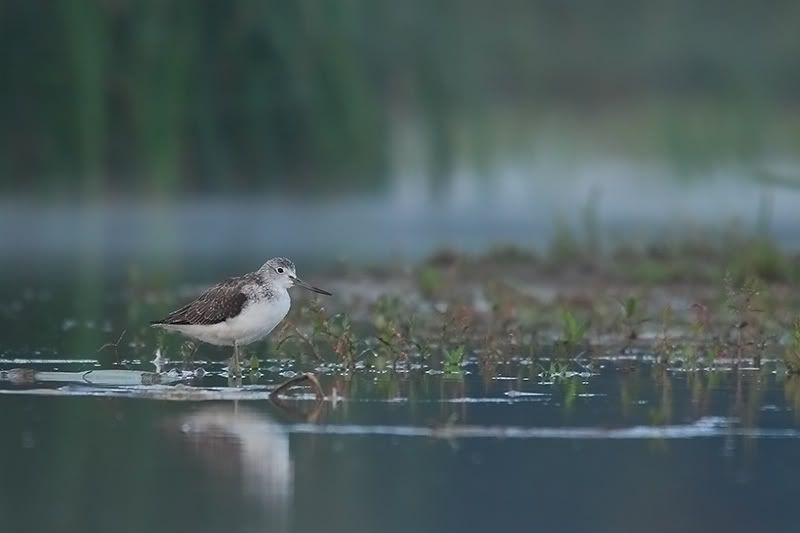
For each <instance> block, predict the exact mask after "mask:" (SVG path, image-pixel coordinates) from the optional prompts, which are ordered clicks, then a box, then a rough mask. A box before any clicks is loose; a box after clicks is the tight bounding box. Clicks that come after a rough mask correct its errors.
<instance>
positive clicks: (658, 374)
mask: <svg viewBox="0 0 800 533" xmlns="http://www.w3.org/2000/svg"><path fill="white" fill-rule="evenodd" d="M653 380H654V383H655V386H656V391H658V392H660V396H659V398H658V404H657V405H656V407H655V409H653V410H651V412H650V421H651V423H653V424H657V425H664V424H669V423H671V422H672V378H671V377H670V375H669V372H668V371H667V369H666V368H665V367H664V366H662V365H658V366H654V367H653Z"/></svg>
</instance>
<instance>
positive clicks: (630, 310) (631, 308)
mask: <svg viewBox="0 0 800 533" xmlns="http://www.w3.org/2000/svg"><path fill="white" fill-rule="evenodd" d="M620 307H621V309H622V327H623V328H624V329H625V338H626V339H627V340H628V341H634V340H636V339H637V338H639V327H640V326H641V325H642V324H644V323H645V322H647V319H645V318H642V317H641V312H640V308H641V306H640V305H639V299H638V298H636V297H635V296H629V297H628V298H626V299H625V301H624V302H621V303H620Z"/></svg>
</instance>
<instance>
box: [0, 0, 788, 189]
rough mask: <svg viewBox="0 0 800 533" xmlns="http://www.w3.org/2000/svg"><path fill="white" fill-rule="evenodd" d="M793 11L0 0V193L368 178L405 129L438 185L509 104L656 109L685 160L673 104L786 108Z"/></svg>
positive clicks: (763, 112) (742, 141)
mask: <svg viewBox="0 0 800 533" xmlns="http://www.w3.org/2000/svg"><path fill="white" fill-rule="evenodd" d="M798 20H800V3H798V2H793V1H774V2H767V3H755V2H736V3H731V2H722V1H709V2H695V1H691V0H676V1H673V2H652V3H640V2H634V1H630V0H614V1H610V2H564V1H560V0H559V1H556V0H550V1H537V2H523V1H512V0H508V1H503V2H500V3H494V2H483V1H481V0H462V1H444V0H442V1H436V2H427V1H423V0H408V1H405V2H392V1H389V0H346V1H324V0H319V1H312V0H300V1H277V0H275V1H263V0H239V1H223V0H202V1H200V0H171V1H159V0H137V1H134V0H96V1H89V0H75V1H70V0H64V1H61V2H41V1H25V0H16V1H15V0H11V1H7V2H3V3H2V4H0V71H2V72H3V83H1V84H0V188H2V189H4V190H19V188H23V189H27V190H29V191H37V192H42V191H49V192H50V193H51V194H59V193H64V192H73V193H74V192H78V193H81V194H84V195H88V196H93V195H98V194H105V193H110V192H115V191H123V192H131V191H134V192H147V193H157V194H160V195H164V196H169V195H171V194H174V193H176V192H179V191H217V192H219V191H236V190H252V189H253V188H256V187H261V186H265V185H271V186H277V187H288V188H295V189H298V190H302V189H305V188H307V186H309V185H314V186H315V187H322V188H325V187H326V186H327V187H328V188H331V187H332V186H333V185H334V184H335V185H336V186H337V187H338V188H342V187H349V188H358V189H363V188H374V187H380V186H381V185H382V184H383V183H385V180H386V174H387V170H388V168H390V166H391V165H392V164H394V162H393V161H392V157H390V156H391V155H392V154H390V150H391V146H392V142H393V141H392V139H393V135H395V133H396V130H397V129H398V128H400V127H402V126H403V123H404V122H405V121H408V122H410V123H412V124H414V125H415V128H414V129H413V131H414V136H415V137H417V136H419V137H420V139H418V140H417V142H419V143H420V144H422V145H423V146H425V147H427V149H428V152H429V155H430V161H428V164H429V168H430V169H431V170H432V172H431V173H432V174H433V175H434V176H436V175H441V174H444V173H446V171H447V169H448V168H449V167H451V166H452V164H453V157H454V150H456V147H457V146H459V145H460V144H463V143H464V140H463V133H462V131H461V129H462V127H463V126H464V125H465V124H466V130H467V131H469V132H471V133H470V135H468V136H467V137H469V138H468V139H467V141H466V142H467V144H470V143H471V144H472V145H473V146H474V148H475V149H474V150H473V151H476V152H478V153H480V152H481V150H489V149H491V146H492V144H493V143H497V142H499V141H498V140H496V139H494V140H493V139H492V138H491V137H492V135H491V134H490V133H488V130H487V128H486V125H487V124H489V123H491V122H492V117H496V116H503V115H506V116H507V115H508V114H509V112H510V113H511V114H517V113H522V112H525V113H531V116H545V115H546V116H547V117H552V115H553V114H556V115H558V114H559V113H560V112H561V111H560V110H565V111H564V112H565V113H567V112H568V113H572V114H573V116H574V115H577V116H581V114H583V113H587V112H599V113H603V112H605V111H607V110H610V109H611V110H619V109H622V110H625V109H641V108H642V107H644V108H646V109H656V110H666V111H665V112H664V113H662V114H661V116H662V118H663V119H664V120H663V121H662V122H663V124H661V127H660V130H661V131H662V132H666V133H664V135H666V137H667V138H666V141H665V142H667V144H669V145H670V146H671V147H672V148H671V149H673V150H675V151H678V152H680V153H683V152H686V151H687V150H688V151H691V150H694V149H695V148H694V147H695V143H694V142H688V141H687V142H688V144H691V146H687V142H682V141H681V139H683V138H684V136H683V134H676V133H675V132H676V131H677V132H680V131H683V130H682V129H681V128H677V129H676V128H675V127H674V122H675V118H674V116H673V115H672V113H671V111H670V110H672V109H674V108H685V109H687V114H688V115H691V116H695V115H696V116H698V117H702V116H704V115H703V110H704V109H705V108H706V103H708V102H713V103H714V106H716V109H722V110H723V111H722V113H721V115H723V116H724V115H725V114H726V110H737V112H736V113H735V114H736V115H737V117H738V118H730V117H725V121H724V123H722V124H721V125H720V129H721V130H730V128H728V127H727V126H725V124H728V125H730V124H734V126H736V127H734V128H733V131H748V132H752V131H754V130H758V129H759V128H761V127H763V120H762V119H761V118H760V117H762V116H781V115H782V112H781V111H782V110H783V109H790V108H793V107H794V106H796V105H797V104H798V99H799V96H800V70H799V69H797V67H796V59H797V52H798V50H800V32H798V31H797V21H798ZM698 109H699V110H700V111H699V112H697V111H698ZM776 110H777V111H776ZM696 112H697V113H696ZM770 113H772V114H771V115H770ZM537 114H538V115H537ZM526 116H527V115H526ZM643 116H644V117H645V118H644V119H643V120H641V121H640V124H641V127H642V128H644V127H646V126H647V125H648V124H649V120H650V119H649V118H648V117H650V116H651V115H648V114H647V113H645V114H644V115H643ZM697 120H699V119H697ZM695 122H696V120H695ZM528 126H530V127H532V128H534V129H535V127H536V124H535V121H534V123H533V124H528ZM692 131H694V130H692ZM703 131H705V130H703ZM792 131H794V130H792ZM722 136H723V137H726V138H727V137H733V140H732V143H733V145H732V146H733V149H735V150H737V151H741V150H744V151H747V150H748V147H749V146H755V148H754V149H758V146H757V145H758V136H757V135H753V134H750V135H745V136H737V135H736V134H733V135H731V134H730V133H724V134H722ZM701 137H702V136H701ZM690 140H691V137H690ZM794 142H795V143H796V142H797V139H795V140H794Z"/></svg>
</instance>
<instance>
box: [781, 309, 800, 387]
mask: <svg viewBox="0 0 800 533" xmlns="http://www.w3.org/2000/svg"><path fill="white" fill-rule="evenodd" d="M783 362H784V363H785V364H786V373H787V374H789V375H797V374H800V318H796V319H795V321H794V324H793V326H792V332H791V337H790V339H789V345H788V346H787V347H786V350H785V351H784V352H783Z"/></svg>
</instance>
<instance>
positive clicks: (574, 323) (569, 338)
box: [558, 309, 589, 355]
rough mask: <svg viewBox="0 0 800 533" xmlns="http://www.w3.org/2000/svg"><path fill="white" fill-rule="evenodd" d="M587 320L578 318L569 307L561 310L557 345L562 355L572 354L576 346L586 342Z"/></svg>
mask: <svg viewBox="0 0 800 533" xmlns="http://www.w3.org/2000/svg"><path fill="white" fill-rule="evenodd" d="M588 330H589V322H588V321H581V320H579V319H578V318H577V317H576V316H575V314H574V313H573V312H572V311H570V310H569V309H562V310H561V339H559V341H558V346H559V347H560V348H561V350H562V351H563V355H572V354H574V352H575V350H577V349H578V347H580V346H583V345H585V344H586V332H587V331H588Z"/></svg>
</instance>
